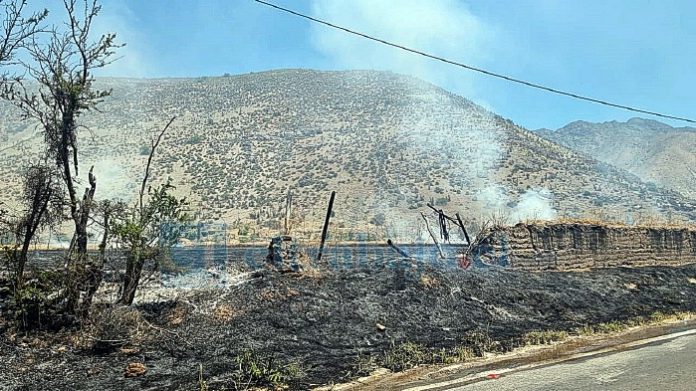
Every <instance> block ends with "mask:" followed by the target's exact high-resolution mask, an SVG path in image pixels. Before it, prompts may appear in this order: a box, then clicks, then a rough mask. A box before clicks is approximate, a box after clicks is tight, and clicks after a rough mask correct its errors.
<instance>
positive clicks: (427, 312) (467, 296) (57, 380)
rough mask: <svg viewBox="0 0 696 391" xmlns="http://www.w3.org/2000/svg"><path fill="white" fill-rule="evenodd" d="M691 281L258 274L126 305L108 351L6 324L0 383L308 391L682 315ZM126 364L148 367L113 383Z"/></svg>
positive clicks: (83, 337)
mask: <svg viewBox="0 0 696 391" xmlns="http://www.w3.org/2000/svg"><path fill="white" fill-rule="evenodd" d="M694 278H696V265H687V266H682V267H674V268H670V267H645V268H635V269H631V268H615V269H598V270H592V271H587V272H537V273H533V272H520V271H512V270H504V269H492V270H469V271H461V270H438V269H421V270H419V272H418V273H415V272H413V271H404V270H398V269H397V270H394V269H388V268H383V269H377V270H374V269H365V270H350V271H324V270H320V271H318V272H314V273H312V274H311V275H302V274H292V273H288V274H281V273H275V272H263V273H257V274H256V275H254V276H253V277H252V278H251V279H249V280H248V281H246V282H245V283H243V284H240V285H237V286H233V287H230V288H226V289H210V290H198V291H193V292H189V293H188V294H182V295H180V296H179V297H178V298H172V299H171V300H168V301H161V302H152V303H143V304H140V305H137V306H135V307H134V310H135V311H137V312H138V313H139V315H138V316H137V317H136V316H135V315H134V314H130V317H129V318H128V319H129V322H130V323H129V327H131V331H130V333H131V334H132V335H137V336H138V338H137V340H127V341H125V340H126V339H127V337H128V335H130V334H128V333H125V332H123V331H119V332H118V335H117V336H116V337H113V338H112V339H113V340H114V341H116V342H114V344H113V345H114V346H110V349H104V346H103V343H104V341H101V345H100V344H99V343H95V342H94V341H93V338H94V337H93V335H91V334H90V333H91V331H90V330H91V329H90V327H87V326H86V327H85V328H84V329H83V330H82V331H78V332H76V331H69V332H64V333H63V334H59V335H56V334H55V333H54V334H38V333H35V334H21V333H20V334H16V333H14V332H12V330H11V329H10V328H8V327H6V330H5V331H4V333H3V335H2V337H1V339H0V366H1V367H2V368H4V370H3V371H2V374H0V385H1V386H0V389H8V390H20V389H22V390H24V389H75V390H79V389H102V390H139V389H182V390H193V389H201V380H202V379H203V380H204V381H205V383H206V386H207V387H208V389H211V390H214V389H235V387H238V388H242V387H241V385H243V384H245V383H244V382H245V381H246V380H248V379H250V378H251V377H253V376H257V375H258V376H261V381H265V382H266V383H267V384H266V385H271V386H272V385H273V384H274V383H273V382H272V380H274V379H277V380H279V383H278V384H281V383H282V384H287V385H288V386H289V388H290V389H308V388H311V387H312V386H316V385H322V384H330V383H332V382H339V381H345V380H348V379H350V378H352V377H356V376H359V375H363V374H365V373H367V372H369V371H370V370H371V369H372V368H374V367H377V366H387V367H390V368H391V369H394V370H402V369H407V368H408V367H411V366H414V365H418V364H421V363H437V362H443V363H446V362H448V361H449V360H452V359H453V357H457V358H459V359H462V360H463V359H467V358H470V357H473V356H480V355H482V354H483V353H485V352H505V351H509V350H511V349H514V348H516V347H518V346H522V345H525V344H527V343H529V338H530V337H529V336H530V334H529V333H530V332H532V333H533V332H543V331H547V330H553V331H557V332H568V333H574V332H576V330H578V329H580V328H583V327H586V326H588V325H594V324H601V323H612V322H628V321H630V320H632V319H636V318H640V317H644V318H646V319H648V318H649V317H650V316H651V315H652V314H654V313H655V312H657V311H659V312H660V313H663V314H670V313H676V312H680V311H695V310H696V284H694V283H693V281H694ZM95 316H96V315H95ZM115 320H117V318H114V317H113V315H112V317H110V318H109V321H110V322H114V321H115ZM93 322H95V324H98V322H99V319H94V320H93ZM111 327H116V326H113V325H111ZM116 328H118V327H116ZM102 329H103V327H102ZM532 335H534V334H532ZM537 336H538V335H537ZM542 336H543V335H542ZM540 338H541V337H540ZM75 339H77V340H80V341H82V342H81V343H71V342H70V341H71V340H75ZM535 339H537V338H535ZM42 341H47V342H43V343H42ZM90 341H92V342H90ZM97 342H98V341H97ZM107 342H108V340H107ZM95 347H96V348H95ZM250 357H254V360H257V362H250V360H251V359H250ZM244 360H247V361H244ZM133 362H139V363H142V364H144V366H145V368H146V369H147V371H146V372H145V373H144V374H142V375H140V376H134V377H125V376H124V370H125V368H126V367H128V365H129V364H130V363H133ZM245 363H246V364H245ZM258 368H261V369H262V370H263V373H261V369H258ZM257 369H258V371H257V372H258V373H257V372H254V371H256V370H257ZM263 376H265V377H263Z"/></svg>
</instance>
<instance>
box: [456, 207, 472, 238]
mask: <svg viewBox="0 0 696 391" xmlns="http://www.w3.org/2000/svg"><path fill="white" fill-rule="evenodd" d="M454 215H455V216H457V221H458V222H459V227H460V228H461V229H462V232H464V238H466V245H467V246H468V245H470V244H471V239H469V234H468V233H467V232H466V228H464V223H462V218H461V217H459V212H457V213H455V214H454Z"/></svg>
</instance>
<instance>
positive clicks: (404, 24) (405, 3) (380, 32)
mask: <svg viewBox="0 0 696 391" xmlns="http://www.w3.org/2000/svg"><path fill="white" fill-rule="evenodd" d="M312 15H313V16H315V17H319V18H323V19H327V20H329V21H332V22H334V23H336V24H338V25H342V26H345V27H349V28H352V29H355V30H358V31H360V32H364V33H366V34H371V35H374V36H376V37H379V38H382V39H385V40H387V41H393V42H394V43H398V44H401V45H404V46H408V47H412V48H414V49H421V50H423V51H427V52H431V53H434V54H437V55H440V56H443V57H449V58H453V59H459V60H462V61H465V62H468V63H472V64H480V63H482V62H484V61H485V60H486V59H487V57H488V50H489V49H488V48H490V47H491V43H492V41H493V36H494V35H495V34H494V32H493V29H492V28H491V27H490V26H488V25H486V24H485V23H484V22H483V21H482V20H481V19H480V18H478V17H477V16H475V15H474V14H473V13H472V12H471V11H470V10H469V9H468V8H467V7H466V5H465V4H463V3H462V2H459V1H455V0H429V1H419V0H380V1H375V0H353V1H335V0H314V1H313V2H312ZM310 28H311V40H312V42H313V44H314V46H315V47H316V48H317V49H318V50H319V51H320V52H321V53H323V54H324V55H325V56H326V57H327V58H328V59H329V60H330V61H331V62H332V65H334V66H336V67H339V68H349V69H376V70H390V71H394V72H397V73H405V74H409V75H413V76H417V77H419V78H422V79H425V80H428V81H430V82H432V83H434V84H437V85H441V86H445V85H446V86H447V87H448V89H452V90H455V91H457V92H459V93H462V94H465V95H466V96H467V97H469V98H473V99H475V100H476V101H477V102H478V101H479V99H476V96H475V95H476V93H475V88H474V86H473V82H472V78H471V74H470V73H467V72H464V71H463V70H462V69H459V68H455V67H452V66H450V65H447V64H442V63H439V62H437V61H434V60H431V59H427V58H425V57H422V56H418V55H416V54H413V53H408V52H405V51H403V50H399V49H396V48H391V47H387V46H385V45H382V44H380V43H377V42H370V41H367V40H365V39H364V38H361V37H357V36H352V35H350V34H347V33H345V32H343V31H338V30H334V29H329V28H326V27H325V26H319V25H312V26H311V27H310ZM481 103H482V104H483V105H485V102H481Z"/></svg>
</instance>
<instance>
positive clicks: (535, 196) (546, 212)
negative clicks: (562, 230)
mask: <svg viewBox="0 0 696 391" xmlns="http://www.w3.org/2000/svg"><path fill="white" fill-rule="evenodd" d="M553 199H554V196H553V193H552V192H551V191H550V190H549V189H545V188H536V189H530V190H527V191H526V192H525V193H524V194H522V195H521V196H520V197H519V200H518V201H517V205H515V207H514V208H513V209H512V216H511V218H512V220H513V222H519V221H524V220H553V219H555V218H556V215H557V213H556V210H555V209H554V207H553Z"/></svg>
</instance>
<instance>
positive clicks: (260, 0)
mask: <svg viewBox="0 0 696 391" xmlns="http://www.w3.org/2000/svg"><path fill="white" fill-rule="evenodd" d="M254 1H256V2H257V3H260V4H263V5H266V6H268V7H272V8H275V9H277V10H280V11H283V12H286V13H288V14H292V15H295V16H299V17H301V18H304V19H308V20H310V21H312V22H316V23H319V24H323V25H325V26H328V27H331V28H334V29H338V30H342V31H345V32H347V33H350V34H353V35H357V36H360V37H363V38H366V39H369V40H371V41H375V42H379V43H381V44H384V45H387V46H391V47H395V48H397V49H401V50H405V51H407V52H411V53H414V54H418V55H421V56H423V57H427V58H430V59H433V60H437V61H440V62H444V63H446V64H450V65H454V66H458V67H460V68H465V69H468V70H470V71H474V72H479V73H483V74H485V75H488V76H491V77H496V78H498V79H503V80H507V81H510V82H513V83H518V84H522V85H525V86H527V87H531V88H536V89H539V90H543V91H547V92H551V93H554V94H558V95H564V96H568V97H571V98H575V99H580V100H584V101H587V102H592V103H597V104H600V105H605V106H610V107H615V108H618V109H622V110H628V111H633V112H636V113H641V114H648V115H652V116H655V117H661V118H667V119H672V120H677V121H683V122H688V123H692V124H696V120H693V119H689V118H684V117H677V116H674V115H669V114H662V113H658V112H656V111H650V110H643V109H639V108H635V107H631V106H626V105H621V104H618V103H612V102H609V101H606V100H602V99H597V98H592V97H589V96H584V95H578V94H575V93H572V92H568V91H563V90H559V89H556V88H552V87H547V86H544V85H541V84H537V83H532V82H529V81H525V80H522V79H517V78H514V77H510V76H507V75H503V74H500V73H496V72H491V71H488V70H485V69H483V68H477V67H474V66H471V65H467V64H463V63H460V62H457V61H454V60H449V59H446V58H444V57H440V56H436V55H434V54H429V53H426V52H423V51H420V50H416V49H412V48H409V47H406V46H403V45H399V44H397V43H393V42H389V41H386V40H384V39H381V38H377V37H373V36H371V35H368V34H365V33H361V32H359V31H355V30H351V29H349V28H346V27H342V26H338V25H336V24H333V23H330V22H327V21H325V20H321V19H317V18H314V17H312V16H309V15H305V14H302V13H299V12H297V11H293V10H291V9H288V8H284V7H281V6H279V5H276V4H273V3H269V2H267V1H263V0H254Z"/></svg>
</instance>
